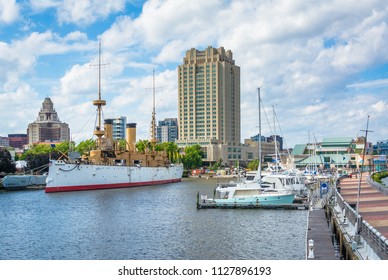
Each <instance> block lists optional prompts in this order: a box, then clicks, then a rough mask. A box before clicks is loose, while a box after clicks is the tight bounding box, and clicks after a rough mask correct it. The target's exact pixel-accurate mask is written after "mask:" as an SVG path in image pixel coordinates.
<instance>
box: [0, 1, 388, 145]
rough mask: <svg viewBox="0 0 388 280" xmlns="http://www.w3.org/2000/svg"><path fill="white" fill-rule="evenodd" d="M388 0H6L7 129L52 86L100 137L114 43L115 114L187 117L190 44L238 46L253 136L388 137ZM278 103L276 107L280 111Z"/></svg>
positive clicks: (244, 108) (3, 110)
mask: <svg viewBox="0 0 388 280" xmlns="http://www.w3.org/2000/svg"><path fill="white" fill-rule="evenodd" d="M387 25H388V2H387V1H386V0H357V1H355V0H325V1H320V0H310V1H305V0H293V1H289V0H240V1H237V0H236V1H226V0H225V1H221V0H196V1H190V0H166V1H165V0H149V1H141V0H104V1H99V0H82V1H79V0H62V1H59V0H30V1H15V0H0V136H3V137H6V136H7V135H8V134H12V133H26V131H27V127H28V124H29V123H31V122H33V121H35V120H36V119H37V117H38V112H39V110H40V108H41V107H42V102H43V100H44V99H45V98H46V97H50V98H51V100H52V101H53V103H54V107H55V109H56V111H57V113H58V116H59V119H60V120H61V121H62V122H65V123H68V124H69V127H70V132H71V138H72V140H73V141H75V142H76V143H79V142H80V141H82V140H85V139H90V138H92V137H93V129H94V126H95V122H96V117H95V116H96V108H95V107H94V106H93V105H92V100H94V99H97V98H98V68H97V67H96V64H97V63H98V44H99V43H98V42H99V41H101V46H102V61H103V64H104V65H103V67H102V82H101V87H102V98H103V99H105V100H106V101H107V106H106V107H104V108H103V110H104V111H103V116H104V118H113V117H119V116H125V117H126V118H127V122H134V123H137V138H138V140H140V139H141V140H144V139H148V138H149V131H150V123H151V113H152V92H153V90H152V87H153V71H155V93H156V120H157V121H159V120H163V119H164V118H174V117H175V118H177V117H178V110H177V107H178V89H177V85H178V78H177V77H178V75H177V68H178V66H179V65H182V63H183V57H184V56H185V53H186V51H187V50H189V49H191V48H196V49H198V50H204V49H205V48H207V47H208V46H212V47H215V48H218V47H224V48H225V49H226V50H231V51H232V52H233V58H234V60H235V63H236V65H238V66H240V68H241V141H242V142H243V140H244V139H247V138H250V137H251V136H254V135H256V134H257V133H258V126H259V124H258V103H257V88H259V87H260V89H261V99H262V104H263V106H264V111H263V110H262V114H263V117H262V119H263V120H262V134H263V135H264V136H269V135H271V134H272V133H273V130H271V129H270V125H272V126H273V123H274V121H273V119H274V118H273V116H274V115H276V121H275V124H276V130H275V132H276V133H277V134H279V135H281V136H283V138H284V141H285V147H286V148H293V147H294V145H295V144H301V143H307V142H309V141H310V142H315V141H317V142H320V141H322V140H323V138H325V137H352V138H353V139H355V138H356V137H357V136H364V135H365V132H364V131H363V130H365V129H366V125H367V121H368V116H369V130H370V132H369V133H368V140H369V141H371V142H372V143H376V141H381V140H387V139H388V125H387V124H388V114H387V113H388V26H387ZM274 113H275V114H274Z"/></svg>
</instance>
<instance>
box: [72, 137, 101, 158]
mask: <svg viewBox="0 0 388 280" xmlns="http://www.w3.org/2000/svg"><path fill="white" fill-rule="evenodd" d="M95 147H96V141H95V140H93V139H88V140H84V141H81V142H80V143H79V144H78V145H77V146H76V147H75V151H76V152H78V153H79V154H80V155H86V154H89V152H90V151H91V150H93V149H95Z"/></svg>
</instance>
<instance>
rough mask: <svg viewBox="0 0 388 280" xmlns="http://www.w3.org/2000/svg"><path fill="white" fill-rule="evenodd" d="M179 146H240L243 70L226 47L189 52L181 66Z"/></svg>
mask: <svg viewBox="0 0 388 280" xmlns="http://www.w3.org/2000/svg"><path fill="white" fill-rule="evenodd" d="M178 110H179V112H178V115H179V140H177V141H176V143H177V144H178V145H179V146H185V145H192V144H193V143H198V144H200V145H201V146H204V145H209V144H228V143H236V144H237V143H240V137H241V136H240V134H241V132H240V67H239V66H237V65H235V61H234V60H233V54H232V52H231V51H230V50H228V51H225V49H224V48H223V47H220V48H217V49H216V48H213V47H210V46H209V47H208V48H207V49H205V50H203V51H200V50H196V49H194V48H192V49H191V50H188V51H187V52H186V56H185V57H184V58H183V64H182V65H180V66H179V67H178Z"/></svg>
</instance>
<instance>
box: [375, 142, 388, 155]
mask: <svg viewBox="0 0 388 280" xmlns="http://www.w3.org/2000/svg"><path fill="white" fill-rule="evenodd" d="M373 153H374V154H376V155H388V140H380V141H377V143H376V145H373Z"/></svg>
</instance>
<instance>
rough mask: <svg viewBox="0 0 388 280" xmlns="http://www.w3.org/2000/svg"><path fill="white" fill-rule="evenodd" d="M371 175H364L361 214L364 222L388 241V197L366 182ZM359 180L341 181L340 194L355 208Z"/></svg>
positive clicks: (361, 191) (361, 190) (360, 204)
mask: <svg viewBox="0 0 388 280" xmlns="http://www.w3.org/2000/svg"><path fill="white" fill-rule="evenodd" d="M368 176H369V174H363V176H362V181H361V184H360V185H361V188H360V199H359V214H360V215H361V217H362V219H363V220H364V221H367V222H368V223H369V224H370V225H371V226H372V227H374V228H375V229H376V230H377V231H379V232H380V233H381V234H382V235H383V236H384V237H385V238H387V239H388V195H385V194H384V193H382V192H380V191H379V190H377V189H375V188H374V187H372V186H370V184H368V183H367V182H366V178H367V177H368ZM358 183H359V178H355V177H354V176H353V177H352V178H346V179H344V180H342V181H341V184H340V186H339V187H340V193H341V196H342V197H343V198H344V200H345V201H346V202H347V203H348V204H349V205H352V206H354V208H355V205H356V204H357V196H358Z"/></svg>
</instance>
